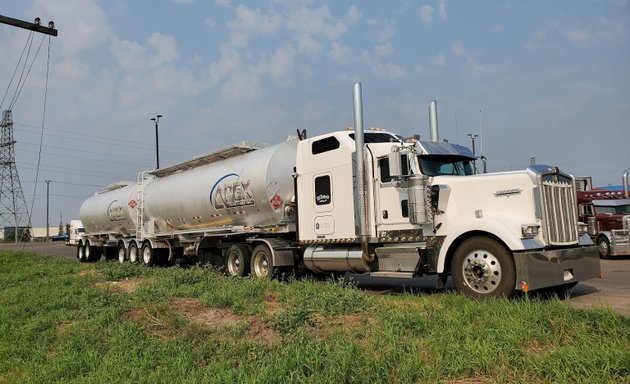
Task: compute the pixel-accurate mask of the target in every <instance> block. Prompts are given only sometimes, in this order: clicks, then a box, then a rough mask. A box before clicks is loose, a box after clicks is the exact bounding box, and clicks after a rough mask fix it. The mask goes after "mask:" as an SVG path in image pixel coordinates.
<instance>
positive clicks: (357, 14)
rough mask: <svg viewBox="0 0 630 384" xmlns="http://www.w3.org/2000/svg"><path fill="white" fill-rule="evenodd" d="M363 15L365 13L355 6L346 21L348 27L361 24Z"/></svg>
mask: <svg viewBox="0 0 630 384" xmlns="http://www.w3.org/2000/svg"><path fill="white" fill-rule="evenodd" d="M362 15H363V13H362V12H361V10H360V9H359V8H357V6H356V5H353V6H351V7H350V8H349V9H348V14H347V15H346V19H345V20H346V23H348V25H355V24H356V23H358V22H359V20H360V19H361V16H362Z"/></svg>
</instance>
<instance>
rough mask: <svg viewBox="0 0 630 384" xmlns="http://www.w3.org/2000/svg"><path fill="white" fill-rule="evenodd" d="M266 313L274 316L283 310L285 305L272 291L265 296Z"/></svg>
mask: <svg viewBox="0 0 630 384" xmlns="http://www.w3.org/2000/svg"><path fill="white" fill-rule="evenodd" d="M265 302H266V305H265V314H266V315H267V316H268V317H273V316H274V315H275V314H276V313H278V312H280V311H282V309H284V306H283V305H282V303H280V302H278V299H277V298H276V297H275V296H274V295H273V294H271V293H268V294H267V295H266V296H265Z"/></svg>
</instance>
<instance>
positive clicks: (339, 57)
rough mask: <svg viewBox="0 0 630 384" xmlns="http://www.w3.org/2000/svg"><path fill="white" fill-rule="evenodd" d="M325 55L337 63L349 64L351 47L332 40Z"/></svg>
mask: <svg viewBox="0 0 630 384" xmlns="http://www.w3.org/2000/svg"><path fill="white" fill-rule="evenodd" d="M327 56H328V58H329V59H330V60H332V61H334V62H335V63H337V64H349V63H350V62H351V61H352V49H351V48H350V47H349V46H347V45H345V44H343V43H339V42H337V41H333V42H332V43H331V44H330V50H329V51H328V54H327Z"/></svg>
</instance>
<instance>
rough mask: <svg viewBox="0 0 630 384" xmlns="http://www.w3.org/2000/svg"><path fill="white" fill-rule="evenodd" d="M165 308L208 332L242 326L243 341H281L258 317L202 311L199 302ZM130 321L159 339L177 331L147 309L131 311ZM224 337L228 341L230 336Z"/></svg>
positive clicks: (221, 310)
mask: <svg viewBox="0 0 630 384" xmlns="http://www.w3.org/2000/svg"><path fill="white" fill-rule="evenodd" d="M168 308H169V309H170V310H171V311H172V312H173V313H175V314H177V315H180V316H182V317H184V318H185V319H186V320H188V321H189V322H190V323H191V324H194V325H196V326H199V327H202V328H206V329H210V330H227V329H228V328H233V327H240V326H243V327H244V329H245V337H246V338H247V339H249V340H254V341H257V342H261V343H263V344H266V345H273V344H275V343H277V342H278V341H279V340H280V335H279V334H278V333H277V332H276V331H274V330H273V328H271V326H270V325H269V324H267V322H265V321H264V320H263V319H262V318H261V317H260V316H242V315H238V314H236V313H234V312H233V311H232V310H230V309H227V308H212V307H205V306H203V304H202V303H201V302H200V301H199V299H192V298H174V299H172V300H171V301H170V302H169V303H168ZM128 316H129V319H130V320H132V321H137V322H140V323H142V324H143V325H144V326H145V328H146V329H147V331H149V332H150V333H151V334H152V335H154V336H157V337H160V338H173V337H175V336H176V334H177V330H176V329H175V328H173V326H172V325H169V324H168V323H167V322H166V321H164V320H162V319H160V318H158V317H156V316H154V315H151V314H150V313H149V312H148V311H147V310H146V309H134V310H132V311H131V312H129V314H128ZM223 335H224V336H225V337H227V338H230V337H231V336H230V333H229V332H223Z"/></svg>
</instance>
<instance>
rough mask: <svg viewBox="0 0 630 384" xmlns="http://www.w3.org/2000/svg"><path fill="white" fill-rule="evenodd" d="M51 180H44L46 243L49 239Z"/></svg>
mask: <svg viewBox="0 0 630 384" xmlns="http://www.w3.org/2000/svg"><path fill="white" fill-rule="evenodd" d="M51 181H52V180H46V241H48V239H49V238H50V222H49V213H50V182H51Z"/></svg>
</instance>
